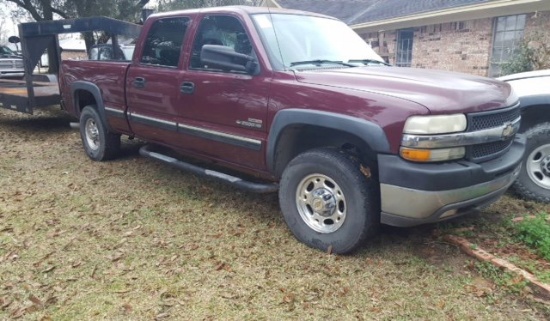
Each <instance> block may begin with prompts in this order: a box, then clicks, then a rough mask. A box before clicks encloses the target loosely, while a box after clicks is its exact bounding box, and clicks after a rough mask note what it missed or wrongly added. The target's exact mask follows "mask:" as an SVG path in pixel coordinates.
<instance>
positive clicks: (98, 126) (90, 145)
mask: <svg viewBox="0 0 550 321" xmlns="http://www.w3.org/2000/svg"><path fill="white" fill-rule="evenodd" d="M80 137H81V138H82V144H83V145H84V151H85V152H86V154H87V155H88V157H90V158H91V159H92V160H95V161H104V160H109V159H113V158H114V157H115V156H117V155H118V153H119V151H120V135H118V134H113V133H111V132H109V131H108V130H107V126H105V124H104V123H103V121H102V120H101V117H99V113H98V112H97V109H96V106H94V105H89V106H86V107H84V109H83V110H82V113H81V114H80Z"/></svg>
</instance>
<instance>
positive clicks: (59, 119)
mask: <svg viewBox="0 0 550 321" xmlns="http://www.w3.org/2000/svg"><path fill="white" fill-rule="evenodd" d="M71 121H73V119H72V118H71V117H69V115H67V114H65V113H64V112H63V111H61V110H54V109H48V110H44V111H39V112H37V113H36V114H35V115H27V114H21V113H15V112H12V111H4V110H2V111H0V126H2V127H3V128H4V129H5V130H7V131H9V132H11V133H18V134H21V135H25V134H28V135H31V134H32V135H41V137H44V136H51V135H57V134H60V133H66V132H69V131H72V130H74V129H73V128H71V125H70V123H71Z"/></svg>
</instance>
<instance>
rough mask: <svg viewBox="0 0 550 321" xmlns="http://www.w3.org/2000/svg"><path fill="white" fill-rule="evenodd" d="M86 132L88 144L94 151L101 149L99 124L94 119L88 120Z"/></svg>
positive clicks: (85, 127)
mask: <svg viewBox="0 0 550 321" xmlns="http://www.w3.org/2000/svg"><path fill="white" fill-rule="evenodd" d="M84 132H85V134H86V137H85V138H86V144H87V145H88V146H89V147H90V148H91V149H93V150H97V149H98V148H99V144H100V142H99V128H98V127H97V123H96V122H95V120H93V119H92V118H88V119H87V120H86V125H85V126H84Z"/></svg>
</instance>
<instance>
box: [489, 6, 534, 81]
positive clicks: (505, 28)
mask: <svg viewBox="0 0 550 321" xmlns="http://www.w3.org/2000/svg"><path fill="white" fill-rule="evenodd" d="M524 29H525V15H524V14H522V15H515V16H507V17H498V18H497V19H495V32H494V40H493V52H492V55H491V67H490V70H489V76H491V77H498V76H500V72H501V65H502V64H503V63H505V62H507V61H509V60H510V59H512V58H513V57H514V55H515V54H516V53H517V50H518V49H519V43H520V42H521V40H522V39H523V30H524Z"/></svg>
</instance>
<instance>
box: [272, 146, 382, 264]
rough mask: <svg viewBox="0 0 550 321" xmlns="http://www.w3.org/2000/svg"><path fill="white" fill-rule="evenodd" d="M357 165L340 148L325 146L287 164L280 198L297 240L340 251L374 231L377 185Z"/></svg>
mask: <svg viewBox="0 0 550 321" xmlns="http://www.w3.org/2000/svg"><path fill="white" fill-rule="evenodd" d="M361 166H362V165H361V164H360V163H359V162H358V161H357V160H355V159H354V158H353V157H351V156H350V155H348V154H346V153H344V152H343V151H340V150H336V149H329V148H322V149H315V150H312V151H308V152H305V153H303V154H300V155H299V156H297V157H296V158H295V159H293V160H292V161H291V162H290V163H289V164H288V166H287V167H286V169H285V170H284V172H283V175H282V178H281V182H280V190H279V202H280V206H281V210H282V212H283V216H284V219H285V221H286V223H287V225H288V227H289V228H290V230H291V231H292V233H293V234H294V236H295V237H296V238H297V239H298V240H299V241H301V242H303V243H305V244H307V245H308V246H310V247H313V248H317V249H320V250H323V251H327V250H331V251H332V252H334V253H339V254H345V253H349V252H352V251H354V250H356V249H357V248H358V247H359V246H361V245H362V243H363V242H364V241H365V240H366V239H367V238H368V237H369V236H372V235H373V234H375V233H376V231H377V228H378V225H379V223H380V209H379V198H380V196H379V189H378V185H377V182H376V181H375V180H374V179H373V178H372V177H370V175H367V176H366V175H364V174H363V172H362V171H361ZM364 172H365V173H368V172H367V171H364Z"/></svg>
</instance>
